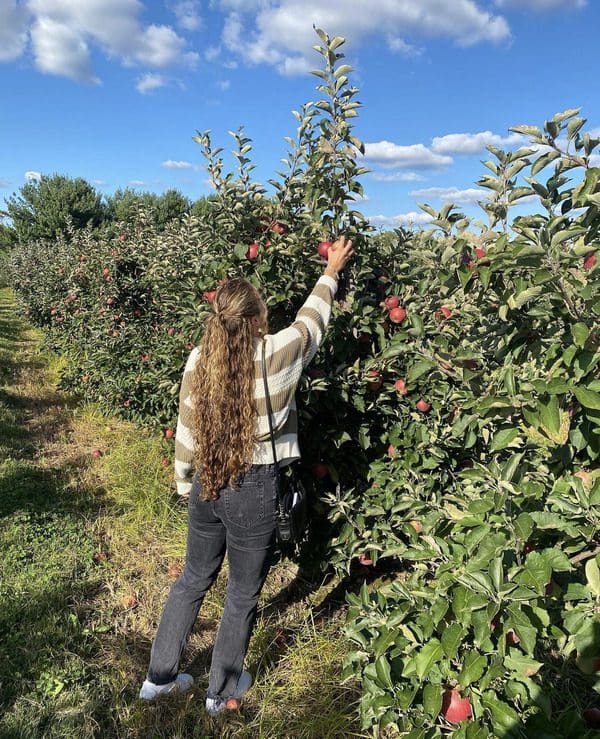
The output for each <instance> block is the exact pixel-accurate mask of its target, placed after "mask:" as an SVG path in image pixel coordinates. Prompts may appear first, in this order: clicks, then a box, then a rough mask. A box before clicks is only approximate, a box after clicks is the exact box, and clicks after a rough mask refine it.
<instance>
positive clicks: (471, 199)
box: [409, 187, 489, 203]
mask: <svg viewBox="0 0 600 739" xmlns="http://www.w3.org/2000/svg"><path fill="white" fill-rule="evenodd" d="M409 195H410V196H411V197H413V198H418V199H422V198H425V199H426V200H443V201H444V202H452V203H478V202H479V201H480V200H487V199H488V198H489V195H488V192H487V191H486V190H479V189H477V188H475V187H470V188H467V189H466V190H459V189H458V188H457V187H426V188H424V189H422V190H413V191H412V192H410V193H409Z"/></svg>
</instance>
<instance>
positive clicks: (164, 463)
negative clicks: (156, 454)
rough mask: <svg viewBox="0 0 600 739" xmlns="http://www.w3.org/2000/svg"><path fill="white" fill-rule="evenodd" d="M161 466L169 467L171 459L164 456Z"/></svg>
mask: <svg viewBox="0 0 600 739" xmlns="http://www.w3.org/2000/svg"><path fill="white" fill-rule="evenodd" d="M160 464H161V467H168V466H169V465H170V464H171V460H169V459H167V458H166V457H163V458H162V459H161V460H160Z"/></svg>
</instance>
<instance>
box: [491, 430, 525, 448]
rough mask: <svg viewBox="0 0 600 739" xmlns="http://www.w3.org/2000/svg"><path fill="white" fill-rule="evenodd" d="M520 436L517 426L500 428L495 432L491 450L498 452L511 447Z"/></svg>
mask: <svg viewBox="0 0 600 739" xmlns="http://www.w3.org/2000/svg"><path fill="white" fill-rule="evenodd" d="M518 436H519V430H518V429H515V428H510V429H500V431H497V432H496V433H495V434H494V438H493V439H492V443H491V445H490V451H491V452H498V451H500V450H501V449H506V447H509V446H510V445H511V444H512V443H513V442H514V441H515V439H517V438H518Z"/></svg>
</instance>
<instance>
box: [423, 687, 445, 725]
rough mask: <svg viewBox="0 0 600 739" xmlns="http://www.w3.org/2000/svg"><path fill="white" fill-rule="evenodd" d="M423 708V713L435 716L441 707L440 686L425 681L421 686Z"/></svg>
mask: <svg viewBox="0 0 600 739" xmlns="http://www.w3.org/2000/svg"><path fill="white" fill-rule="evenodd" d="M423 708H424V710H425V713H428V714H429V715H430V716H432V717H436V716H437V715H438V713H439V712H440V710H441V708H442V686H441V685H433V684H432V683H427V685H426V686H425V687H424V688H423Z"/></svg>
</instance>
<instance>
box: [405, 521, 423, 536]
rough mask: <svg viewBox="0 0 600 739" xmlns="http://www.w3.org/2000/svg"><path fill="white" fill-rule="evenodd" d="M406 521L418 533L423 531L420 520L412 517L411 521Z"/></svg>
mask: <svg viewBox="0 0 600 739" xmlns="http://www.w3.org/2000/svg"><path fill="white" fill-rule="evenodd" d="M408 523H409V525H410V526H412V527H413V529H414V530H415V531H416V532H417V534H420V533H421V532H422V531H423V524H422V523H421V522H420V521H417V520H416V519H413V520H412V521H409V522H408Z"/></svg>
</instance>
